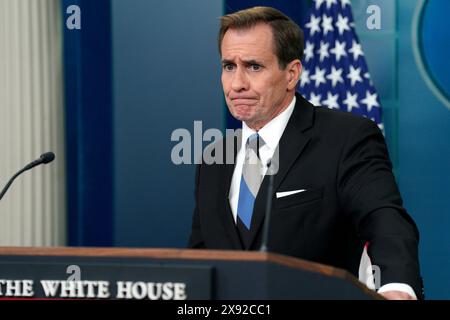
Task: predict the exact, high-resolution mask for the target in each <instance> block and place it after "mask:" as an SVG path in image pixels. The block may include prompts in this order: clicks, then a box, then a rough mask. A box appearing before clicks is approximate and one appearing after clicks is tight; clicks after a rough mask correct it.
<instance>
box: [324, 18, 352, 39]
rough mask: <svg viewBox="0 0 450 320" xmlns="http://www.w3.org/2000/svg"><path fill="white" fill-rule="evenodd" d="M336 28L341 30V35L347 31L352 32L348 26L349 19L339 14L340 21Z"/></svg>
mask: <svg viewBox="0 0 450 320" xmlns="http://www.w3.org/2000/svg"><path fill="white" fill-rule="evenodd" d="M319 19H320V18H319ZM336 27H337V28H338V29H339V34H340V35H342V34H344V32H345V31H350V27H349V25H348V18H347V17H343V16H342V15H341V14H339V15H338V21H337V22H336Z"/></svg>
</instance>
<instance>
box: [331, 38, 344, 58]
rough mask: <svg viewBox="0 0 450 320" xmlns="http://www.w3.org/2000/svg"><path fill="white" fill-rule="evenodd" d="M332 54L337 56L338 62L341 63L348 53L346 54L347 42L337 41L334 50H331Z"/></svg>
mask: <svg viewBox="0 0 450 320" xmlns="http://www.w3.org/2000/svg"><path fill="white" fill-rule="evenodd" d="M330 52H331V53H332V54H334V55H335V56H336V61H337V62H339V60H341V58H342V57H345V56H347V52H345V42H339V41H338V40H336V41H335V42H334V48H333V49H331V50H330Z"/></svg>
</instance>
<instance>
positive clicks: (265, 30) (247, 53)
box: [221, 23, 300, 130]
mask: <svg viewBox="0 0 450 320" xmlns="http://www.w3.org/2000/svg"><path fill="white" fill-rule="evenodd" d="M221 51H222V86H223V91H224V93H225V99H226V102H227V105H228V108H229V110H230V112H231V114H232V115H233V116H234V117H235V118H236V119H238V120H241V121H245V123H246V124H247V125H248V126H249V127H251V128H253V129H255V130H259V129H260V128H262V127H263V126H264V125H265V124H266V123H268V122H269V121H270V120H272V119H273V118H274V117H275V116H277V115H278V114H279V113H281V112H282V111H283V110H284V109H286V107H287V106H288V105H289V103H290V101H291V99H292V97H293V94H294V92H295V85H296V83H297V81H298V79H293V78H295V77H297V78H298V77H299V72H300V62H299V61H298V60H296V61H294V62H291V63H290V64H289V65H288V66H287V67H286V68H285V69H284V70H281V69H280V66H279V64H278V59H277V56H276V55H275V53H274V44H273V34H272V29H271V28H270V26H269V25H267V24H262V23H261V24H257V25H256V26H255V27H252V28H251V29H246V30H235V29H229V30H228V31H227V32H226V33H225V36H224V37H223V40H222V47H221ZM293 70H294V72H292V71H293ZM295 70H297V71H298V73H297V72H295Z"/></svg>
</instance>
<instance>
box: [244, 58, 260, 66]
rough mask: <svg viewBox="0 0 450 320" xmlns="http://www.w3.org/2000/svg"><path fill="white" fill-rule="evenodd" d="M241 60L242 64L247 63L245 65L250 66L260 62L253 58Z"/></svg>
mask: <svg viewBox="0 0 450 320" xmlns="http://www.w3.org/2000/svg"><path fill="white" fill-rule="evenodd" d="M243 62H244V64H245V65H247V66H251V65H254V64H262V62H261V61H257V60H254V59H250V60H243Z"/></svg>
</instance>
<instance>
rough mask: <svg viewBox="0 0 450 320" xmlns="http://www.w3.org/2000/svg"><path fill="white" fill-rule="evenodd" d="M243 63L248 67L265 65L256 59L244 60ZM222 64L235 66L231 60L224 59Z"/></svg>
mask: <svg viewBox="0 0 450 320" xmlns="http://www.w3.org/2000/svg"><path fill="white" fill-rule="evenodd" d="M242 62H243V63H244V64H245V65H247V66H250V65H253V64H263V63H262V62H261V61H257V60H255V59H249V60H242ZM222 64H234V61H233V60H229V59H223V60H222Z"/></svg>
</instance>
